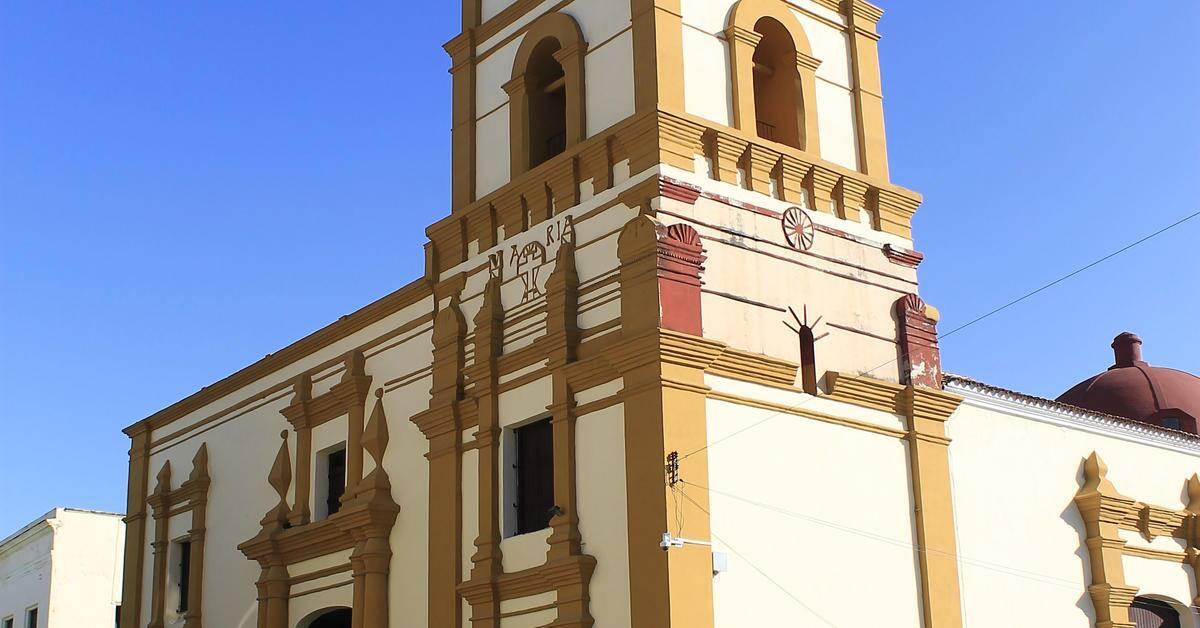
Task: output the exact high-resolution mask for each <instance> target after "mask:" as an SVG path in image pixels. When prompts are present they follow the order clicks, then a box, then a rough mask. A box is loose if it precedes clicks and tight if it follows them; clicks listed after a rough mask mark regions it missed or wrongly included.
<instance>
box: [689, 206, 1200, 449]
mask: <svg viewBox="0 0 1200 628" xmlns="http://www.w3.org/2000/svg"><path fill="white" fill-rule="evenodd" d="M1198 216H1200V211H1197V212H1195V213H1193V214H1191V215H1188V216H1185V217H1183V218H1181V219H1179V220H1177V221H1175V222H1173V223H1171V224H1169V225H1167V226H1166V227H1163V228H1161V229H1159V230H1158V231H1155V232H1154V233H1151V234H1150V235H1148V236H1144V237H1142V238H1140V239H1138V240H1136V241H1134V242H1132V243H1130V244H1127V245H1125V246H1123V247H1121V248H1120V249H1117V250H1116V251H1113V252H1112V253H1109V254H1107V255H1105V256H1103V257H1101V258H1099V259H1096V260H1094V261H1092V262H1090V263H1088V264H1086V265H1084V266H1082V267H1080V268H1077V269H1075V270H1073V271H1071V272H1069V273H1067V274H1065V275H1063V276H1061V277H1059V278H1058V279H1055V280H1053V281H1051V282H1049V283H1047V284H1044V285H1042V286H1040V287H1038V288H1036V289H1034V290H1031V291H1029V292H1026V293H1025V294H1023V295H1021V296H1020V297H1017V298H1016V299H1013V300H1012V301H1009V302H1008V303H1005V304H1004V305H1001V306H1000V307H997V308H995V309H993V310H991V311H989V312H987V313H985V314H983V315H981V316H977V317H975V318H973V319H971V320H970V321H968V322H966V323H964V324H962V325H959V326H958V327H955V328H954V329H952V330H950V331H948V332H946V333H945V334H939V336H938V339H939V341H944V340H945V339H947V338H949V337H950V336H952V335H954V334H957V333H958V332H960V331H963V330H965V329H967V328H969V327H971V326H973V325H976V324H978V323H981V322H983V321H985V320H987V319H989V318H991V317H992V316H995V315H996V314H999V313H1000V312H1003V311H1004V310H1007V309H1009V308H1011V307H1013V306H1015V305H1017V304H1019V303H1021V302H1023V301H1025V300H1027V299H1029V298H1031V297H1033V296H1035V295H1037V294H1040V293H1042V292H1045V291H1046V290H1049V289H1050V288H1053V287H1054V286H1057V285H1058V284H1061V283H1062V282H1064V281H1066V280H1068V279H1070V278H1072V277H1075V276H1076V275H1079V274H1081V273H1083V272H1086V271H1088V270H1090V269H1092V268H1095V267H1096V266H1098V265H1100V264H1102V263H1104V262H1106V261H1108V260H1110V259H1112V258H1114V257H1117V256H1118V255H1121V254H1122V253H1125V252H1126V251H1129V250H1130V249H1133V248H1135V247H1137V246H1139V245H1141V244H1144V243H1146V242H1148V241H1150V240H1152V239H1154V238H1156V237H1158V236H1160V235H1162V234H1164V233H1166V232H1168V231H1170V230H1171V229H1174V228H1176V227H1178V226H1180V225H1182V224H1184V223H1186V222H1188V221H1189V220H1192V219H1194V218H1196V217H1198ZM898 360H899V358H898V357H896V358H892V359H890V360H888V361H887V362H884V363H882V364H880V365H879V366H876V367H873V368H871V369H869V370H867V371H863V372H862V375H870V374H872V373H874V372H875V371H878V370H879V369H881V368H883V367H885V366H888V365H891V364H894V363H895V362H897V361H898ZM813 399H817V397H815V396H814V397H810V398H808V399H805V400H804V401H801V402H800V403H798V404H796V405H794V406H791V407H790V408H789V410H799V409H800V408H802V407H804V406H805V405H806V404H807V403H809V402H810V401H812V400H813ZM785 414H789V412H788V411H783V410H781V411H778V412H775V413H774V414H772V415H770V416H768V417H766V418H764V419H762V420H760V421H758V422H756V423H753V424H751V425H749V426H747V427H744V428H742V429H740V430H737V431H736V432H733V433H732V434H728V435H726V436H723V437H721V438H719V439H717V440H715V441H713V442H711V443H708V444H707V445H705V446H703V447H701V448H699V449H697V450H695V451H692V452H690V453H688V454H686V455H684V456H681V457H680V460H681V461H682V460H687V459H688V458H690V457H692V456H694V455H696V454H698V453H700V452H702V451H705V450H707V449H709V448H710V447H713V446H715V445H718V444H720V443H723V442H725V441H727V440H729V439H731V438H733V437H735V436H738V435H739V434H742V433H745V432H748V431H750V430H752V429H754V428H756V427H759V426H761V425H763V424H764V423H767V422H769V421H771V420H773V419H775V418H778V417H780V416H784V415H785Z"/></svg>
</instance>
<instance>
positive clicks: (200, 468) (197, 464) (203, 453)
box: [188, 443, 208, 480]
mask: <svg viewBox="0 0 1200 628" xmlns="http://www.w3.org/2000/svg"><path fill="white" fill-rule="evenodd" d="M207 477H208V443H201V444H200V450H199V451H197V452H196V455H195V457H193V458H192V474H191V475H190V476H188V479H189V480H199V479H202V478H207Z"/></svg>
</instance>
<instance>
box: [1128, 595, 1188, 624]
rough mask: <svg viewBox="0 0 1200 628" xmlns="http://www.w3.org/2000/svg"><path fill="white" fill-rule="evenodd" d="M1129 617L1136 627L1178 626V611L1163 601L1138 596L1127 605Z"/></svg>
mask: <svg viewBox="0 0 1200 628" xmlns="http://www.w3.org/2000/svg"><path fill="white" fill-rule="evenodd" d="M1129 619H1131V620H1133V625H1134V626H1137V628H1180V626H1179V613H1177V612H1175V609H1173V608H1171V607H1170V606H1169V605H1167V604H1166V603H1164V602H1159V601H1158V600H1151V599H1147V598H1142V597H1139V598H1138V599H1136V600H1134V601H1133V606H1130V607H1129Z"/></svg>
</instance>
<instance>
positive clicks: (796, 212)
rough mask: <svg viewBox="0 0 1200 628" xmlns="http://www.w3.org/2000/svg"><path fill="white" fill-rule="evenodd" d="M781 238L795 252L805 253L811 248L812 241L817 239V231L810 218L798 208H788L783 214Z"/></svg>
mask: <svg viewBox="0 0 1200 628" xmlns="http://www.w3.org/2000/svg"><path fill="white" fill-rule="evenodd" d="M781 222H782V223H783V237H785V238H787V243H788V245H789V246H791V247H792V248H793V249H796V250H797V251H807V250H809V249H811V248H812V245H813V240H815V239H816V237H817V229H816V227H814V226H813V221H812V218H809V217H808V214H807V213H806V212H805V211H804V210H803V209H800V208H799V207H789V208H787V210H786V211H784V212H783V218H782V219H781Z"/></svg>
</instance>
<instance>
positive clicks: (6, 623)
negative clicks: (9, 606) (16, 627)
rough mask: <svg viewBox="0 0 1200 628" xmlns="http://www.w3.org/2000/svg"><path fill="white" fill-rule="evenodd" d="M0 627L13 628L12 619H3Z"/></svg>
mask: <svg viewBox="0 0 1200 628" xmlns="http://www.w3.org/2000/svg"><path fill="white" fill-rule="evenodd" d="M0 626H3V627H4V628H13V618H12V617H5V618H4V622H3V623H0Z"/></svg>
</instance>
